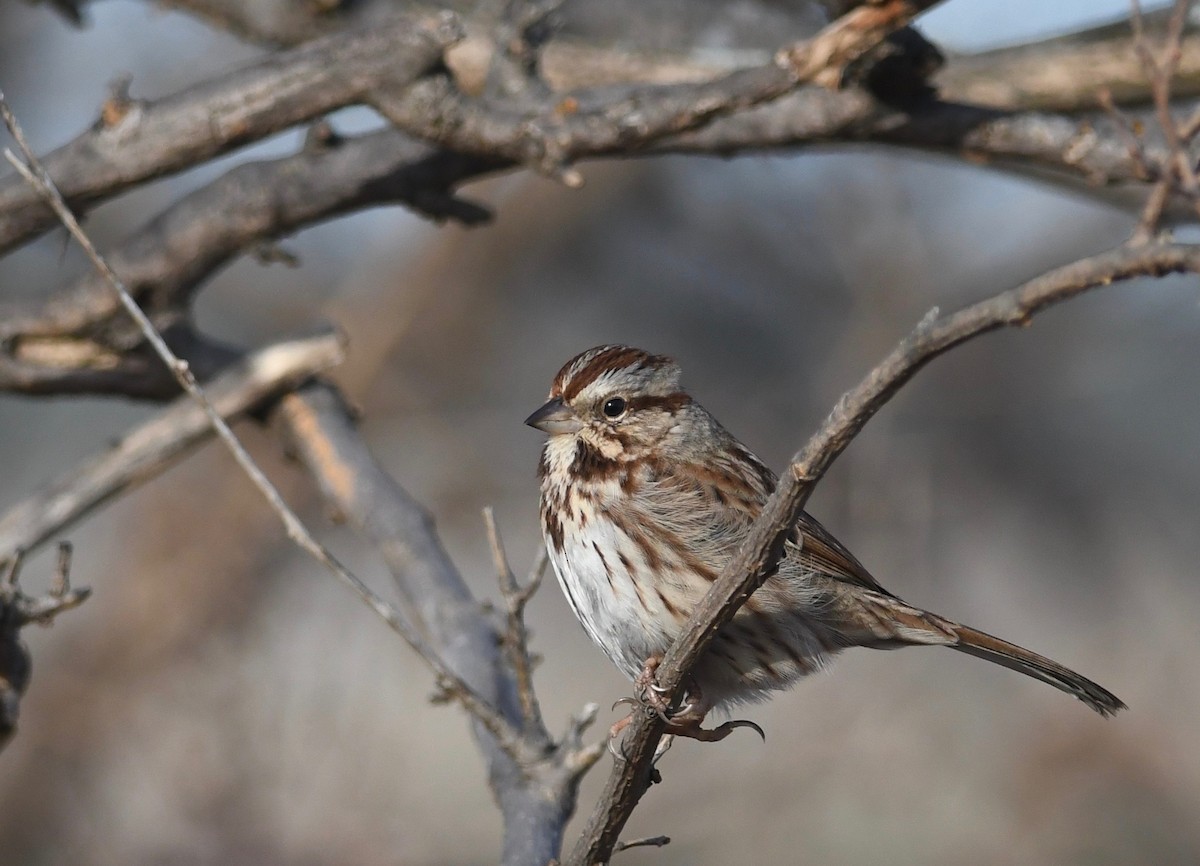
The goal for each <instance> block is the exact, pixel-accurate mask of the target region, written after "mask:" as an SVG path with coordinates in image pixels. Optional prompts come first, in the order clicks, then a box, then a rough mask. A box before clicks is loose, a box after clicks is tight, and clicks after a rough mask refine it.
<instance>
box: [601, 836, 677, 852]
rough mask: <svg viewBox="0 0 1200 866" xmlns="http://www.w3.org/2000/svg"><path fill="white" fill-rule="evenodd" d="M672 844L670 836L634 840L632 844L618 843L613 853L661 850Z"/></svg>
mask: <svg viewBox="0 0 1200 866" xmlns="http://www.w3.org/2000/svg"><path fill="white" fill-rule="evenodd" d="M670 844H671V837H670V836H647V837H646V838H644V839H634V840H633V841H631V842H618V843H617V844H616V845H614V846H613V853H614V854H616V853H618V852H620V851H628V850H629V849H630V848H661V847H663V846H664V845H670Z"/></svg>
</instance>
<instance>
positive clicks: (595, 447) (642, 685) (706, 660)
mask: <svg viewBox="0 0 1200 866" xmlns="http://www.w3.org/2000/svg"><path fill="white" fill-rule="evenodd" d="M680 378H681V372H680V368H679V366H678V364H676V363H675V361H674V360H673V359H671V358H669V357H667V356H665V355H657V354H652V353H650V352H647V351H645V350H642V349H637V348H633V347H631V346H625V345H603V346H597V347H595V348H592V349H588V350H587V351H585V352H581V353H580V354H578V355H576V356H575V357H574V358H572V359H571V360H569V361H568V362H567V363H566V364H565V365H564V366H563V367H562V369H560V370H559V371H558V374H557V375H556V376H555V377H554V380H553V383H552V385H551V388H550V392H549V396H548V399H547V401H546V402H545V403H544V404H543V405H542V406H541V407H540V408H539V409H537V410H536V411H535V412H533V414H531V415H530V416H529V417H528V418H527V419H526V420H525V423H526V424H528V425H529V426H531V427H534V428H536V429H537V430H539V431H541V432H543V433H545V434H547V437H546V440H545V443H544V445H543V448H542V452H541V458H540V460H539V463H538V478H539V486H540V507H539V513H540V519H541V527H542V534H543V536H544V539H545V544H546V548H547V551H548V554H549V558H550V562H551V564H552V566H553V570H554V573H555V576H556V577H557V578H558V583H559V585H560V586H561V588H562V591H563V594H564V595H565V596H566V599H567V602H568V604H569V605H570V607H571V610H572V611H573V612H574V614H575V616H576V617H577V618H578V620H579V622H580V623H581V624H582V626H583V628H584V630H585V631H586V632H587V634H588V635H589V636H590V637H591V639H592V640H593V641H594V642H595V643H596V644H597V645H598V646H599V647H600V649H601V650H603V651H604V653H605V654H606V655H607V656H608V658H609V659H611V660H612V662H613V663H614V664H615V665H616V666H617V668H618V669H620V670H621V671H622V673H624V674H625V675H626V676H627V677H629V678H630V679H631V680H633V682H634V683H635V685H636V687H637V694H638V700H639V701H640V702H641V703H643V704H645V705H646V706H648V707H649V708H651V709H653V710H654V711H655V712H658V713H659V714H660V715H661V716H662V718H663V719H664V721H665V722H666V723H667V731H668V732H669V733H671V734H677V735H682V736H685V737H692V738H694V739H699V740H719V739H723V738H724V737H725V736H727V735H728V734H729V733H730V732H731V731H732V730H734V729H735V728H737V727H741V726H749V727H753V728H755V729H756V730H758V732H759V733H760V734H761V733H762V730H761V728H759V727H758V726H757V725H755V724H754V723H753V722H748V721H746V720H737V721H733V722H726V723H725V724H723V725H720V726H717V727H715V728H705V727H703V724H702V723H703V721H704V719H705V718H706V716H707V715H708V713H709V712H710V711H711V710H713V709H721V710H727V709H729V708H731V707H734V706H737V705H740V704H746V703H751V702H755V701H759V700H763V699H765V698H767V697H768V696H769V695H770V694H771V693H773V692H776V691H779V690H782V689H785V688H787V687H789V686H791V685H793V684H794V683H795V682H796V681H797V680H799V679H800V678H802V677H804V676H805V675H807V674H810V673H813V672H815V671H817V670H819V669H821V668H823V667H825V665H826V664H827V663H828V662H829V660H830V659H831V658H832V657H833V656H835V655H836V654H838V653H839V652H841V651H842V650H844V649H847V648H849V647H869V648H874V649H897V648H902V647H910V646H943V647H949V648H951V649H954V650H957V651H959V652H962V653H966V654H968V655H972V656H975V657H977V658H981V659H984V660H986V661H989V662H993V663H995V664H999V665H1003V666H1004V667H1007V668H1010V669H1012V670H1015V671H1017V672H1019V673H1022V674H1025V675H1026V676H1029V677H1033V678H1034V679H1038V680H1041V681H1042V682H1045V683H1049V684H1050V685H1052V686H1054V687H1055V688H1058V689H1060V690H1062V691H1064V692H1066V693H1067V694H1070V695H1073V696H1074V697H1076V698H1078V699H1079V700H1080V701H1082V702H1083V703H1084V704H1086V705H1087V706H1088V707H1090V708H1091V709H1093V710H1095V711H1096V712H1097V713H1099V714H1100V715H1102V716H1105V717H1107V716H1111V715H1113V714H1114V713H1116V712H1117V711H1118V710H1121V709H1124V708H1125V704H1124V703H1123V702H1122V701H1121V700H1120V699H1119V698H1117V697H1116V696H1115V695H1114V694H1113V693H1112V692H1110V691H1108V690H1107V689H1105V688H1103V687H1102V686H1100V685H1098V684H1097V683H1095V682H1093V681H1091V680H1089V679H1087V678H1086V677H1084V676H1082V675H1081V674H1078V673H1076V672H1075V671H1073V670H1071V669H1069V668H1067V667H1065V666H1063V665H1061V664H1059V663H1058V662H1056V661H1053V660H1051V659H1049V658H1046V657H1045V656H1042V655H1039V654H1037V653H1035V652H1033V651H1031V650H1028V649H1025V648H1024V647H1021V646H1018V645H1016V644H1014V643H1010V642H1008V641H1005V640H1002V639H1001V638H998V637H994V636H993V635H990V634H987V633H986V632H983V631H979V630H977V629H974V628H971V627H970V626H966V625H962V624H960V623H957V622H955V621H953V620H950V619H947V618H946V617H943V616H939V615H938V614H935V613H931V612H930V611H927V610H924V609H922V608H919V607H916V606H914V605H911V604H909V603H908V602H906V601H904V600H903V599H901V598H900V597H899V596H897V595H895V594H894V593H892V592H890V591H889V590H887V589H885V588H884V587H883V586H882V585H881V584H880V583H879V582H878V581H877V580H876V579H875V577H874V576H873V575H872V574H871V573H870V572H869V571H868V570H867V568H866V567H865V566H864V565H863V564H862V563H861V562H860V561H859V560H858V559H857V558H856V557H855V556H854V555H853V554H852V553H851V552H850V551H849V550H848V549H847V548H846V546H845V545H843V544H842V543H841V542H840V541H838V539H837V538H835V537H834V536H833V535H832V534H831V533H830V532H829V531H828V530H826V529H825V527H824V526H822V525H821V524H820V523H819V522H818V521H817V520H816V518H814V517H813V516H812V515H810V514H808V513H802V514H801V515H800V518H799V520H798V521H797V523H796V526H795V528H794V530H793V531H792V533H791V536H790V540H789V541H788V542H787V544H786V545H785V552H784V556H783V558H782V560H781V561H780V562H779V565H778V567H777V568H776V570H775V571H774V572H772V573H771V574H770V575H769V576H768V577H767V578H766V579H765V581H764V582H763V583H762V585H761V586H760V587H759V588H758V589H757V590H756V591H755V592H754V593H753V594H752V595H751V596H750V597H749V598H748V599H747V601H746V602H745V604H744V605H743V606H742V607H741V608H740V609H739V610H738V611H737V613H736V614H735V615H734V616H733V618H732V619H731V620H730V621H729V622H728V623H726V624H725V625H723V626H722V627H721V628H720V629H719V630H718V632H717V633H716V635H715V636H714V638H713V640H712V642H711V644H710V645H709V647H708V649H707V650H706V651H705V652H704V653H703V655H701V657H700V658H699V660H698V661H697V662H696V664H695V666H694V667H693V669H692V671H691V673H690V676H689V678H688V679H687V681H686V695H685V697H684V699H683V703H682V704H681V705H679V706H668V705H667V701H666V699H665V698H664V693H663V691H662V690H661V689H660V688H659V687H658V686H657V683H656V681H655V678H654V671H655V669H656V668H657V666H658V664H659V663H660V662H661V660H662V657H663V655H664V653H665V652H666V651H667V649H668V648H669V647H670V646H671V644H672V642H673V641H674V640H675V638H676V637H677V636H678V635H679V634H680V632H681V631H682V630H683V627H684V624H685V623H686V622H687V620H688V617H689V615H690V614H691V613H692V611H693V610H694V609H695V608H696V606H697V605H698V604H699V603H700V601H701V599H702V598H703V597H704V595H705V593H706V592H707V590H708V588H709V587H710V586H711V585H712V584H713V582H714V581H715V580H716V579H717V577H718V576H719V575H720V574H721V572H722V570H723V569H724V568H725V566H726V565H727V564H728V563H729V561H730V560H731V559H732V557H733V555H734V553H735V551H736V549H737V547H738V545H739V543H740V542H741V541H742V539H743V538H744V537H745V535H746V534H747V532H748V531H749V529H750V526H751V524H752V523H753V522H754V520H755V519H756V518H757V517H758V516H759V514H760V513H761V511H762V509H763V506H764V504H765V503H766V501H767V499H768V497H769V496H770V495H771V493H772V491H773V490H774V489H775V486H776V482H777V478H776V476H775V474H774V472H772V471H771V469H770V468H769V467H767V466H766V464H764V463H763V462H762V461H761V460H760V459H759V458H758V457H757V456H755V455H754V453H753V452H752V451H750V449H749V448H747V447H746V446H745V445H743V444H742V443H741V442H740V441H739V440H738V439H737V438H735V437H734V436H733V435H732V434H731V433H729V432H728V431H727V430H726V429H725V428H724V427H723V426H722V425H721V424H720V422H718V421H717V419H716V418H714V417H713V416H712V414H711V413H709V412H708V411H707V410H706V409H705V408H704V407H703V406H702V405H701V404H700V403H699V402H697V401H696V400H695V399H694V398H693V397H692V396H691V394H689V393H688V392H687V391H686V390H684V388H683V387H682V386H681V385H680ZM628 722H629V719H628V718H627V719H625V720H623V721H622V722H618V723H617V724H616V725H614V726H613V732H612V733H613V734H614V735H616V734H617V733H618V732H619V730H620V729H622V728H623V727H624V725H626V724H628Z"/></svg>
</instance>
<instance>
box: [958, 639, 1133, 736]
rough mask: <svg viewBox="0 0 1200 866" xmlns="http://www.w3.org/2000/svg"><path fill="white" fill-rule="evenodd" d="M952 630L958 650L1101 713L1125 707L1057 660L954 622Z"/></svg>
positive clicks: (1100, 687) (1113, 696)
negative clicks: (1069, 696) (1077, 700)
mask: <svg viewBox="0 0 1200 866" xmlns="http://www.w3.org/2000/svg"><path fill="white" fill-rule="evenodd" d="M953 629H954V633H955V634H956V635H958V643H956V644H951V645H950V646H952V647H953V648H954V649H956V650H958V651H959V652H964V653H967V654H968V655H973V656H975V657H976V658H981V659H987V660H988V661H989V662H995V663H996V664H998V665H1004V666H1005V667H1006V668H1010V669H1012V670H1014V671H1017V672H1018V673H1022V674H1025V676H1027V677H1033V678H1034V679H1035V680H1041V681H1042V682H1044V683H1049V684H1050V685H1052V686H1054V687H1055V688H1056V689H1061V690H1062V691H1064V692H1066V693H1067V694H1069V695H1074V696H1075V697H1077V698H1079V700H1081V701H1083V702H1084V703H1085V704H1087V705H1088V706H1089V707H1091V708H1092V709H1093V710H1095V711H1096V712H1098V713H1099V714H1100V715H1102V716H1105V717H1108V716H1111V715H1113V714H1114V713H1115V712H1116V711H1117V710H1123V709H1125V703H1124V702H1123V701H1122V700H1121V699H1120V698H1118V697H1117V696H1116V695H1114V694H1113V693H1112V692H1110V691H1109V690H1108V689H1106V688H1104V687H1103V686H1101V685H1099V684H1098V683H1094V682H1092V681H1091V680H1089V679H1088V678H1087V677H1085V676H1082V675H1080V674H1077V673H1075V671H1073V670H1071V669H1070V668H1067V667H1063V666H1062V665H1060V664H1059V663H1058V662H1056V661H1052V660H1051V659H1048V658H1046V657H1045V656H1040V655H1038V654H1037V653H1035V652H1031V651H1029V650H1027V649H1025V648H1024V647H1019V646H1017V645H1016V644H1012V643H1009V642H1008V641H1006V640H1001V639H1000V638H998V637H992V635H990V634H986V633H984V632H981V631H976V630H975V629H973V628H968V627H967V626H965V625H954V626H953Z"/></svg>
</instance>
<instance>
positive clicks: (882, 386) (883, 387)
mask: <svg viewBox="0 0 1200 866" xmlns="http://www.w3.org/2000/svg"><path fill="white" fill-rule="evenodd" d="M1198 272H1200V245H1190V244H1175V243H1157V244H1151V245H1146V246H1122V247H1118V248H1117V249H1114V250H1111V251H1109V252H1107V253H1102V254H1100V255H1097V256H1093V257H1090V258H1086V259H1082V260H1080V261H1077V262H1075V263H1073V264H1070V265H1066V266H1064V267H1061V268H1058V269H1056V270H1053V271H1050V272H1049V273H1047V274H1044V275H1042V276H1040V277H1038V278H1036V279H1034V280H1031V281H1030V282H1028V283H1025V284H1024V285H1021V286H1018V287H1017V288H1015V289H1010V290H1009V291H1006V292H1002V293H1001V294H999V295H995V296H994V297H991V298H988V299H987V300H984V301H980V302H978V303H976V304H972V305H971V306H969V307H966V308H965V309H962V310H960V311H958V312H957V313H953V314H950V315H947V316H939V315H938V311H937V310H936V309H934V310H932V311H931V312H930V314H929V315H928V316H926V317H925V319H923V320H922V321H921V323H920V324H919V325H917V327H916V329H915V330H914V331H913V332H912V333H911V334H910V335H909V336H908V337H906V338H905V339H904V340H902V341H901V342H900V344H899V345H898V346H897V347H896V348H895V349H894V350H893V351H892V353H891V354H890V355H888V356H887V357H886V358H885V359H884V360H883V361H882V362H881V363H880V364H879V365H878V366H877V367H875V369H873V370H872V371H871V372H870V373H869V374H868V375H867V377H866V378H865V379H863V381H862V382H861V383H859V385H857V386H856V387H855V388H854V389H853V390H851V391H849V392H847V393H846V394H845V395H844V396H843V397H842V399H841V400H839V401H838V404H837V406H836V407H835V408H834V410H833V412H832V413H831V414H830V415H829V417H828V418H827V419H826V421H825V423H824V424H823V425H822V426H821V428H820V429H819V430H818V431H817V432H816V434H815V435H814V436H813V437H812V438H811V439H809V441H808V443H807V444H806V445H805V446H804V448H803V449H802V450H801V451H799V452H798V453H797V454H796V455H795V456H794V457H793V458H792V462H791V465H790V466H789V467H788V470H787V471H786V472H785V473H783V476H782V478H781V479H780V482H779V486H778V488H777V489H776V490H775V492H774V494H772V496H771V498H770V500H769V501H768V502H767V505H766V507H765V508H764V509H763V512H762V515H761V516H760V517H759V519H758V520H756V521H755V523H754V526H753V528H752V529H751V531H750V534H749V535H748V536H747V537H746V539H745V540H744V541H743V542H742V544H741V546H740V547H739V548H738V552H737V554H736V555H735V556H734V558H733V561H732V562H730V564H729V566H728V567H727V568H726V569H725V570H724V571H723V572H722V574H721V576H720V577H719V578H718V579H717V581H716V582H715V583H714V584H713V585H712V587H711V588H710V589H709V591H708V593H707V594H706V595H705V597H704V599H703V601H702V602H701V603H700V605H699V606H698V607H697V608H696V610H695V611H694V612H693V613H692V615H691V617H690V618H689V619H688V623H687V625H686V626H685V628H684V630H683V632H682V633H681V634H680V636H679V638H678V639H677V640H676V641H675V643H674V644H673V645H672V646H671V648H670V650H669V651H668V652H667V654H666V657H665V658H664V659H663V663H662V664H661V665H660V666H659V668H658V670H657V677H658V682H659V685H660V686H662V687H663V688H664V689H667V690H668V691H669V692H670V694H671V696H672V697H673V698H678V697H679V696H680V694H679V693H680V692H681V691H682V686H683V683H684V680H685V679H686V677H687V673H688V671H689V670H690V669H691V667H692V666H693V665H694V664H695V663H696V661H697V660H698V659H699V658H700V656H701V655H702V654H703V653H704V651H705V650H706V649H707V647H708V645H709V643H710V642H711V641H712V639H713V637H714V636H715V634H716V631H717V629H719V628H720V627H721V626H722V625H723V624H725V623H727V622H729V620H730V619H732V618H733V615H734V613H735V612H736V611H737V609H738V608H739V607H740V606H741V605H742V604H743V603H744V602H745V601H746V599H748V598H749V597H750V595H751V594H753V592H754V591H755V589H757V588H758V587H759V586H761V584H762V581H763V580H764V579H765V576H766V575H767V574H769V573H770V572H771V571H772V570H773V569H774V568H775V566H776V565H778V563H779V560H780V558H781V557H782V555H783V548H784V543H785V541H786V540H787V539H788V537H789V535H790V534H791V533H792V530H793V527H794V526H795V524H796V520H797V518H798V517H799V515H800V512H801V511H803V509H804V506H805V503H806V502H807V501H808V498H809V496H810V494H811V493H812V491H813V489H814V487H815V486H816V484H817V482H818V481H820V480H821V478H822V477H823V476H824V474H825V472H826V471H827V470H828V469H829V467H830V465H831V464H832V463H833V461H834V460H835V459H837V457H838V456H839V455H840V454H841V453H842V452H843V451H844V450H845V449H846V447H847V446H848V445H849V444H850V443H851V442H852V441H853V440H854V438H855V436H857V435H858V433H859V432H860V431H861V430H862V428H863V427H864V426H865V425H866V423H867V422H868V421H869V420H870V419H871V417H872V416H874V414H875V413H876V412H878V411H879V410H880V409H881V408H882V407H883V405H884V404H885V403H886V402H887V401H888V400H890V399H891V398H892V397H893V396H894V395H895V394H896V393H897V392H898V391H899V390H900V388H901V387H903V386H904V384H905V383H906V382H908V381H909V380H910V379H911V378H912V377H913V376H914V375H916V373H917V372H918V371H919V370H920V369H921V368H922V367H924V366H925V365H926V364H928V363H929V362H930V361H932V360H933V359H934V358H936V357H938V356H939V355H941V354H943V353H945V352H947V351H949V350H950V349H952V348H954V347H955V346H959V345H961V344H963V343H965V342H967V341H968V340H971V339H974V338H975V337H978V336H980V335H982V334H986V333H988V332H990V331H995V330H998V329H1000V328H1006V327H1025V326H1027V325H1028V324H1029V323H1030V321H1031V319H1032V318H1033V316H1034V315H1036V314H1037V313H1038V312H1040V311H1042V310H1043V309H1045V308H1047V307H1049V306H1051V305H1053V304H1057V303H1061V302H1062V301H1065V300H1068V299H1070V298H1073V297H1075V296H1076V295H1079V294H1081V293H1083V292H1085V291H1088V290H1090V289H1093V288H1097V287H1099V286H1106V285H1110V284H1112V283H1115V282H1120V281H1124V280H1129V279H1133V278H1135V277H1145V276H1155V277H1158V276H1163V275H1165V274H1171V273H1198ZM662 734H663V723H662V721H661V720H660V719H659V718H658V717H657V716H656V715H653V714H648V715H643V714H636V715H635V720H634V722H633V723H632V724H631V725H630V728H629V733H628V734H627V735H626V738H625V740H624V742H623V744H622V752H623V753H624V754H625V756H626V758H627V760H625V761H623V762H619V763H617V764H616V766H614V768H613V771H612V773H611V774H610V776H609V779H608V782H607V783H606V785H605V788H604V792H603V793H602V795H601V798H600V800H599V802H598V803H597V805H596V808H595V809H594V811H593V813H592V816H591V818H590V819H589V821H588V825H587V827H586V829H585V830H584V832H583V835H582V836H581V837H580V839H579V841H578V842H577V844H576V845H575V847H574V849H573V850H572V852H571V855H570V857H569V858H568V859H567V860H566V861H564V862H565V863H566V864H568V866H591V864H595V863H605V862H607V861H608V859H609V857H610V855H611V853H612V850H613V846H614V845H615V844H616V842H617V837H618V834H619V833H620V832H621V829H622V828H623V827H624V825H625V822H626V821H627V820H628V818H629V816H630V814H631V813H632V811H633V809H634V807H635V806H636V805H637V802H638V800H639V799H640V798H641V796H642V794H644V793H645V791H646V789H647V788H648V787H649V784H650V767H651V761H652V758H653V756H654V751H655V748H656V746H657V744H658V742H659V740H660V738H661V736H662Z"/></svg>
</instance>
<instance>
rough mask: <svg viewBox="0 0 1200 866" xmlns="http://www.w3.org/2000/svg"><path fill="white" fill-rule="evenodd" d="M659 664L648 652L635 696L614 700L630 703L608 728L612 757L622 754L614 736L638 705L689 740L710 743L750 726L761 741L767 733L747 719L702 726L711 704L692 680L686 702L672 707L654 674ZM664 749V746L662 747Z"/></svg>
mask: <svg viewBox="0 0 1200 866" xmlns="http://www.w3.org/2000/svg"><path fill="white" fill-rule="evenodd" d="M660 664H662V658H661V657H660V656H651V657H650V658H648V659H646V663H645V665H644V666H643V667H642V671H641V673H640V674H638V676H637V678H636V679H635V680H634V686H635V688H636V689H637V695H638V697H637V698H621V699H620V700H619V701H617V702H616V703H614V704H613V709H616V708H617V707H618V706H620V705H621V704H629V705H630V707H631V709H630V711H629V715H627V716H626V717H625V718H623V719H621V720H619V721H618V722H617V723H616V724H614V725H613V726H612V727H611V728H610V729H609V732H608V750H609V752H611V753H612V755H613V757H621V756H619V755H617V752H616V750H615V749H614V745H613V744H614V743H615V742H616V739H617V737H619V736H620V735H621V734H622V733H623V732H624V730H625V729H626V728H627V727H629V724H630V722H632V721H633V714H634V713H635V712H637V710H638V708H639V707H641V708H642V709H643V710H644V711H645V712H646V713H647V714H651V713H652V714H654V715H656V716H658V717H659V718H660V719H662V721H663V724H665V725H666V726H667V730H666V735H667V736H668V737H672V736H678V737H687V738H688V739H692V740H700V741H702V742H706V743H713V742H717V741H718V740H723V739H725V738H726V737H728V736H729V735H730V734H732V733H733V732H734V731H735V730H737V729H738V728H750V729H751V730H753V731H754V732H755V733H757V734H758V735H759V736H760V737H762V739H763V741H764V742H765V741H766V739H767V735H766V734H765V733H764V732H763V729H762V728H761V727H759V726H758V725H757V724H755V723H754V722H752V721H749V720H748V719H734V720H732V721H728V722H725V723H724V724H721V725H717V726H716V727H715V728H705V727H704V726H703V722H704V717H705V716H706V715H708V711H709V710H710V709H712V707H711V705H710V704H709V703H707V702H706V701H705V700H704V696H703V695H702V694H701V691H700V686H699V684H698V683H696V681H695V680H692V681H691V682H689V684H688V685H689V688H688V692H687V703H685V704H684V705H683V706H681V707H677V708H672V707H671V706H670V701H669V696H668V693H667V690H666V689H664V688H662V686H660V685H659V684H658V681H657V679H656V678H655V671H656V670H657V669H658V666H659V665H660ZM663 751H666V750H665V749H664V750H663ZM656 757H659V756H656Z"/></svg>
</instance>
